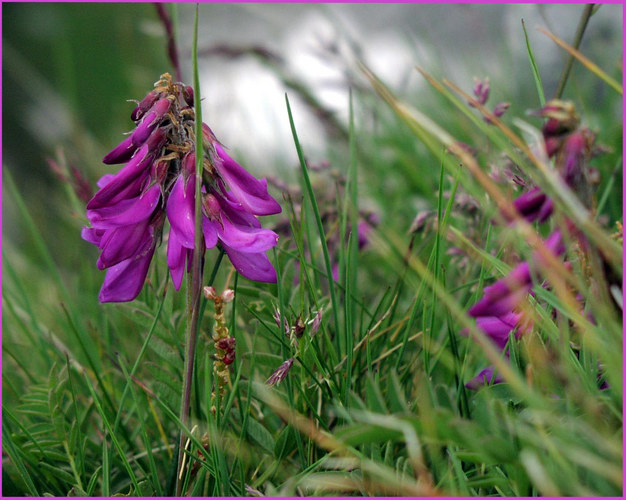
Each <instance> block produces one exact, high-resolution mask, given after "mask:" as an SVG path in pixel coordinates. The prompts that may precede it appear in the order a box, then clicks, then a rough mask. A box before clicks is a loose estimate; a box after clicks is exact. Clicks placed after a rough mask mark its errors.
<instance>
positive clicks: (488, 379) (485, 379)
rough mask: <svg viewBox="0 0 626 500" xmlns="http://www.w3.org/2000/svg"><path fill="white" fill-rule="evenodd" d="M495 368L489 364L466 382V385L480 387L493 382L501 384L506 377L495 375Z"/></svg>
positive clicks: (471, 387) (469, 387)
mask: <svg viewBox="0 0 626 500" xmlns="http://www.w3.org/2000/svg"><path fill="white" fill-rule="evenodd" d="M494 373H495V368H494V367H493V366H489V367H487V368H485V369H484V370H481V372H480V373H479V374H478V375H476V376H475V377H474V378H473V379H471V380H470V381H469V382H467V383H466V384H465V387H467V388H468V389H474V390H477V389H480V388H481V387H483V386H485V385H491V384H501V383H502V382H504V379H503V378H502V377H501V376H500V375H495V376H494Z"/></svg>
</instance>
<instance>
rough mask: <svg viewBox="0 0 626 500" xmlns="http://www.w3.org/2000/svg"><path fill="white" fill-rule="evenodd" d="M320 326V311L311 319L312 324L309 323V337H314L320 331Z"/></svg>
mask: <svg viewBox="0 0 626 500" xmlns="http://www.w3.org/2000/svg"><path fill="white" fill-rule="evenodd" d="M321 324H322V310H321V309H320V310H319V311H317V314H316V315H315V317H314V318H313V322H312V323H311V337H314V336H315V334H316V333H317V332H318V330H319V329H320V326H321Z"/></svg>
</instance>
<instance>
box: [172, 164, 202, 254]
mask: <svg viewBox="0 0 626 500" xmlns="http://www.w3.org/2000/svg"><path fill="white" fill-rule="evenodd" d="M195 189H196V186H195V176H191V177H190V178H189V179H188V181H187V184H186V185H185V180H184V176H183V175H179V176H178V179H176V182H175V183H174V187H173V188H172V192H171V193H170V197H169V199H168V200H167V208H166V211H167V218H168V220H169V221H170V225H171V226H172V231H173V232H176V236H177V239H178V240H179V242H180V244H181V245H183V246H184V247H186V248H193V247H194V240H195V234H196V232H195V219H196V217H195V206H194V199H195V196H194V195H195Z"/></svg>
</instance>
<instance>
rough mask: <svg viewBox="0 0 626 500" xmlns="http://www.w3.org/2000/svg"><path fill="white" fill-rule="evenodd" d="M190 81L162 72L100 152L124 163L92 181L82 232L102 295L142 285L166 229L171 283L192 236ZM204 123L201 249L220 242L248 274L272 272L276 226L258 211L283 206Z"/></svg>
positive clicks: (121, 298)
mask: <svg viewBox="0 0 626 500" xmlns="http://www.w3.org/2000/svg"><path fill="white" fill-rule="evenodd" d="M193 99H194V98H193V89H192V88H191V87H188V86H186V85H184V84H182V83H174V82H172V78H171V76H170V75H169V74H167V73H165V74H164V75H162V76H161V79H160V80H159V81H158V82H157V83H156V84H155V88H154V90H152V91H150V92H149V93H148V94H147V95H146V97H144V99H142V100H141V101H140V102H139V103H137V106H136V108H135V109H134V110H133V112H132V113H131V119H132V120H133V121H134V122H135V125H136V128H135V130H134V131H133V132H132V133H131V134H130V135H129V136H128V137H127V138H126V139H124V140H123V141H122V142H121V143H120V144H119V145H117V146H116V147H115V148H113V150H112V151H111V152H109V153H108V154H107V155H106V156H105V157H104V159H103V162H104V163H106V164H119V163H125V165H124V167H122V169H121V170H119V172H117V173H116V174H107V175H104V176H103V177H102V178H101V179H100V180H99V181H98V187H99V188H100V190H99V191H98V192H97V193H96V194H95V196H94V197H93V198H92V199H91V200H90V201H89V203H88V204H87V218H88V220H89V222H90V225H91V227H85V228H83V231H82V237H83V239H85V240H86V241H88V242H90V243H92V244H94V245H96V246H97V247H98V248H99V249H100V250H101V254H100V258H99V259H98V268H99V269H107V274H106V276H105V279H104V284H103V286H102V289H101V290H100V296H99V298H100V301H101V302H126V301H130V300H133V299H134V298H135V297H137V295H138V294H139V292H140V291H141V289H142V287H143V284H144V281H145V278H146V276H147V273H148V269H149V267H150V262H151V260H152V257H153V255H154V252H155V249H156V248H157V246H158V245H159V243H160V242H161V240H162V238H163V235H164V227H165V221H166V220H167V221H168V222H169V225H170V231H169V235H168V237H167V239H168V241H167V264H168V266H169V268H170V273H171V276H172V281H173V282H174V286H175V288H176V289H177V290H178V289H179V288H180V285H181V283H182V278H183V275H184V274H185V272H186V271H187V270H189V268H190V263H191V261H192V255H193V252H194V242H195V236H194V235H195V162H196V151H195V143H196V140H195V132H194V131H195V114H194V111H193ZM202 125H203V137H202V140H203V165H204V168H203V175H202V200H201V202H202V224H201V226H202V232H203V236H204V238H203V241H204V245H205V248H206V249H210V248H214V247H216V246H218V245H219V246H221V248H223V249H224V251H225V252H226V254H227V255H228V257H229V259H230V261H231V262H232V263H233V265H234V266H235V269H237V271H239V272H240V273H241V274H242V275H243V276H245V277H246V278H249V279H252V280H255V281H263V282H275V281H276V272H275V270H274V268H273V266H272V264H271V263H270V261H269V259H268V258H267V256H266V255H265V252H266V251H267V250H269V249H270V248H272V247H274V246H275V245H276V242H277V240H278V235H277V234H276V233H274V232H273V231H270V230H269V229H263V228H261V223H260V222H259V220H258V219H257V217H256V216H259V215H271V214H276V213H279V212H280V211H281V208H280V205H279V204H278V202H276V200H275V199H274V198H272V196H270V194H269V193H268V191H267V182H266V181H265V179H263V180H259V179H256V178H255V177H254V176H252V175H251V174H250V173H249V172H247V171H246V170H245V169H244V168H243V167H242V166H241V165H239V164H238V163H237V162H235V160H233V159H232V158H231V157H230V156H229V155H228V153H226V151H225V149H224V147H223V146H222V145H221V144H220V143H219V141H218V140H217V139H216V138H215V136H214V135H213V132H211V129H210V128H209V127H208V126H207V125H205V124H202Z"/></svg>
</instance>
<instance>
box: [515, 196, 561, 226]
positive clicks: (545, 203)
mask: <svg viewBox="0 0 626 500" xmlns="http://www.w3.org/2000/svg"><path fill="white" fill-rule="evenodd" d="M513 205H514V206H515V208H516V209H517V211H518V212H519V213H520V215H522V217H524V219H526V220H527V221H528V222H533V221H535V220H538V221H539V222H544V221H545V220H546V219H547V218H548V217H549V216H550V215H551V214H552V208H553V207H554V205H553V203H552V200H551V199H550V198H548V196H546V195H545V194H544V193H542V192H541V190H540V189H539V188H533V189H531V190H530V191H528V192H526V193H524V194H522V195H520V196H518V197H517V198H516V199H515V200H514V201H513Z"/></svg>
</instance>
